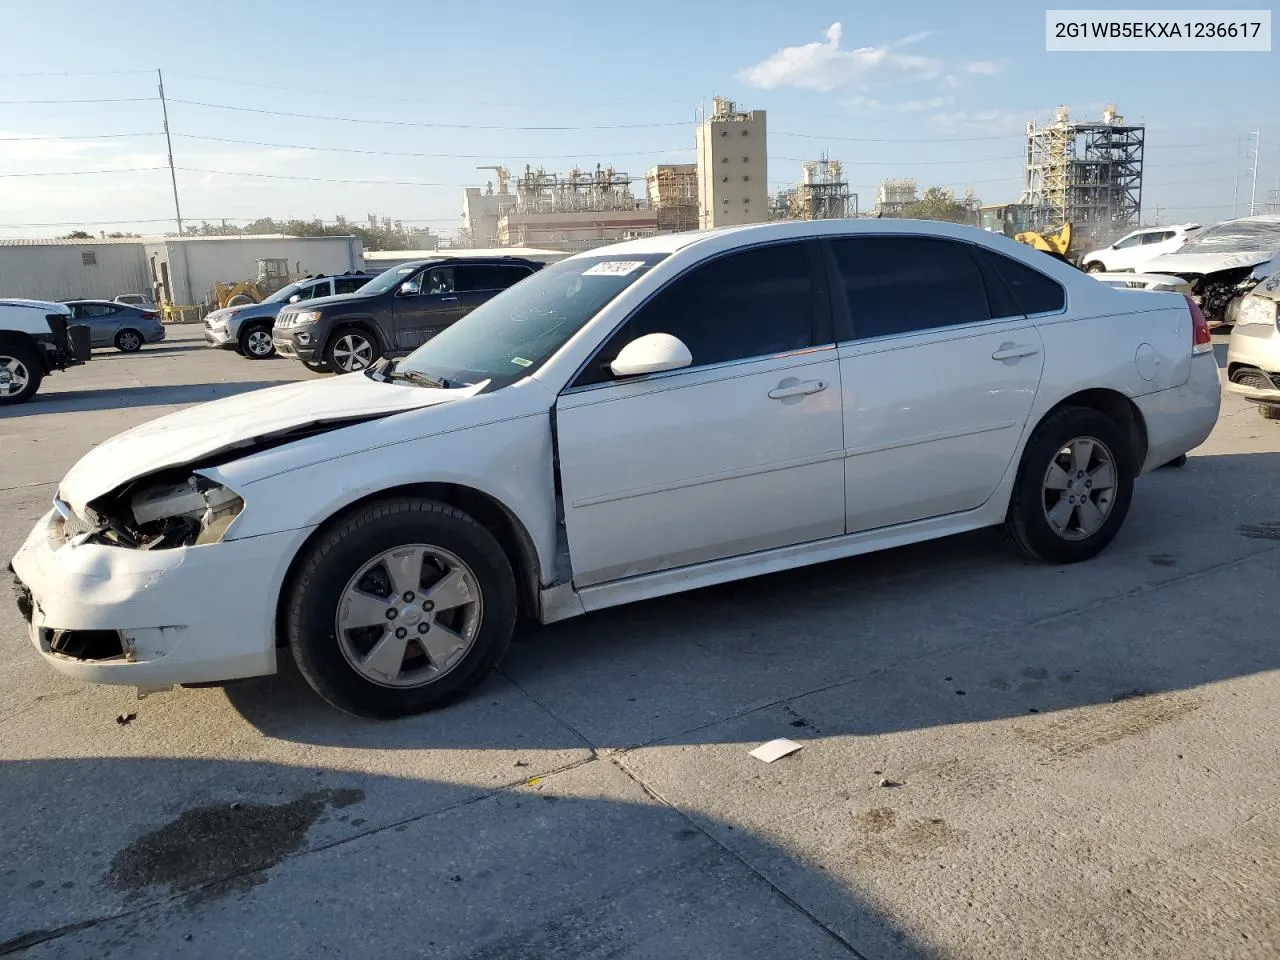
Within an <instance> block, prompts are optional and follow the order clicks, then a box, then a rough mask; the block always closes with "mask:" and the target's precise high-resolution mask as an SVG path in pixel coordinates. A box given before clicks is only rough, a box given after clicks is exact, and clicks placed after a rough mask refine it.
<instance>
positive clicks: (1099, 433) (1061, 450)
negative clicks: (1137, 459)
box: [1004, 407, 1134, 563]
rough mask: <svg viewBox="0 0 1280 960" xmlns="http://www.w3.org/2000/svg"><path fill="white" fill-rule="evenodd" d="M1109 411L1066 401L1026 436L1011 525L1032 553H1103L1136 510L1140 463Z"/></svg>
mask: <svg viewBox="0 0 1280 960" xmlns="http://www.w3.org/2000/svg"><path fill="white" fill-rule="evenodd" d="M1132 459H1133V458H1132V456H1131V455H1130V453H1129V446H1128V443H1127V441H1126V439H1125V436H1124V434H1123V433H1122V432H1121V430H1120V428H1119V427H1118V426H1117V425H1116V423H1115V421H1114V420H1112V419H1111V418H1110V417H1108V416H1107V415H1106V414H1104V413H1101V412H1099V411H1097V410H1093V409H1090V408H1088V407H1064V408H1063V409H1061V410H1059V411H1057V412H1056V413H1054V414H1052V415H1051V416H1049V417H1048V418H1046V419H1045V421H1044V422H1043V423H1041V424H1040V426H1038V427H1037V428H1036V430H1035V432H1034V433H1033V434H1032V435H1031V439H1030V440H1028V441H1027V446H1026V449H1025V450H1024V451H1023V454H1022V462H1021V463H1020V464H1019V466H1018V475H1017V478H1016V480H1015V481H1014V486H1013V495H1012V496H1011V497H1010V500H1009V509H1008V512H1007V514H1006V517H1005V522H1004V531H1005V533H1006V535H1007V536H1008V537H1009V539H1010V540H1012V542H1013V543H1014V545H1015V546H1017V547H1018V549H1019V550H1021V551H1022V552H1023V553H1025V554H1026V555H1027V556H1029V557H1032V558H1033V559H1036V560H1042V561H1045V562H1047V563H1076V562H1079V561H1081V560H1088V559H1090V558H1091V557H1094V556H1096V555H1097V554H1099V553H1100V552H1101V551H1102V550H1103V549H1104V548H1105V547H1106V546H1107V544H1109V543H1110V542H1111V541H1112V540H1113V539H1114V538H1115V535H1116V533H1117V532H1119V530H1120V526H1121V524H1123V523H1124V518H1125V515H1126V514H1127V513H1128V512H1129V502H1130V500H1131V499H1132V497H1133V478H1134V465H1133V464H1132V462H1131V461H1132Z"/></svg>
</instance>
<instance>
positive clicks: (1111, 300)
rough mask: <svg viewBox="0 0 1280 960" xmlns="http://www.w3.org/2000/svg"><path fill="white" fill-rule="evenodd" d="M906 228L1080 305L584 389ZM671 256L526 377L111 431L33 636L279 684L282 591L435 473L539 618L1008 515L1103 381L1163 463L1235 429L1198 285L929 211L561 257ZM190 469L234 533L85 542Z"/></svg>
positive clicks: (176, 671) (85, 482)
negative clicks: (674, 285)
mask: <svg viewBox="0 0 1280 960" xmlns="http://www.w3.org/2000/svg"><path fill="white" fill-rule="evenodd" d="M884 234H890V235H899V236H926V237H941V238H948V239H953V240H957V241H960V242H964V243H969V244H974V245H977V246H982V247H986V248H987V249H989V250H993V251H996V252H998V253H999V254H1000V255H1002V256H1004V257H1007V258H1010V259H1013V260H1017V261H1020V262H1021V263H1022V264H1023V265H1025V266H1028V267H1031V268H1033V269H1034V270H1037V271H1039V272H1040V273H1042V274H1044V275H1046V276H1048V277H1050V278H1052V279H1054V280H1056V281H1057V283H1059V284H1060V285H1061V286H1062V287H1063V288H1064V289H1065V291H1066V299H1065V304H1066V305H1065V309H1062V310H1060V311H1056V312H1053V313H1048V314H1042V315H1033V316H1025V315H1023V316H1015V317H1005V318H1002V319H998V320H987V321H985V322H978V323H971V324H964V325H957V326H947V327H939V328H935V329H928V330H922V331H918V332H914V333H909V334H905V335H892V336H882V337H875V338H870V339H862V340H849V341H847V342H840V343H836V342H832V343H830V344H824V345H820V346H815V347H813V348H808V349H801V350H792V351H787V352H783V353H778V354H774V355H770V356H762V357H758V358H752V359H747V360H741V361H734V362H731V363H722V364H713V365H709V366H702V367H693V368H688V369H680V370H667V371H666V372H661V373H656V374H653V375H652V376H639V377H636V378H633V379H628V380H624V381H617V382H607V383H603V384H594V385H586V386H575V387H572V388H567V387H566V385H567V384H569V383H570V382H571V381H572V380H573V379H574V378H575V376H576V375H577V373H578V371H580V370H582V369H584V368H585V365H586V364H587V362H588V361H589V360H591V358H592V357H593V354H594V352H595V351H596V349H597V348H598V347H599V345H601V344H602V343H604V342H605V341H606V339H607V338H608V337H609V336H610V335H611V334H612V333H613V332H614V331H615V329H617V328H618V327H619V326H620V324H621V323H622V322H623V321H624V320H626V319H627V318H628V316H629V315H631V314H632V313H633V311H635V310H636V309H637V308H638V307H639V306H640V305H642V304H643V303H644V302H645V301H646V300H647V299H649V298H650V297H651V296H652V295H653V294H654V293H655V292H656V291H658V290H659V289H660V288H663V287H664V286H665V285H667V284H669V283H670V282H672V281H673V280H674V279H675V278H677V277H679V276H680V275H681V274H683V273H685V272H686V271H688V270H689V269H690V268H692V267H694V266H696V265H698V264H702V263H704V262H706V261H707V260H708V259H709V258H713V257H716V256H718V255H721V254H726V253H729V252H733V251H739V250H742V249H744V248H747V247H750V246H753V245H758V244H763V243H768V242H776V241H782V240H796V239H804V238H844V237H857V236H872V235H884ZM658 254H662V255H664V258H663V259H661V260H659V261H658V262H657V263H656V264H655V265H653V266H652V268H651V269H649V270H648V272H646V273H644V274H643V275H641V276H640V277H639V279H637V280H635V281H634V282H633V283H632V284H631V285H630V286H627V287H626V288H625V289H623V290H622V291H621V293H619V294H618V295H617V296H616V297H614V299H612V300H611V301H609V302H608V303H607V304H606V305H605V306H604V307H603V308H602V309H600V310H599V311H598V312H596V313H595V314H594V315H593V316H592V317H591V318H590V319H589V320H587V322H586V323H585V325H584V326H582V328H581V329H579V330H578V331H577V332H576V333H575V334H574V335H572V336H571V337H570V338H569V339H568V341H567V342H565V343H563V345H562V346H560V347H559V348H558V349H557V350H556V351H555V352H554V353H553V354H551V355H550V357H549V358H548V359H547V360H546V362H545V363H542V364H541V366H538V367H536V368H535V369H534V370H533V371H532V372H531V373H530V374H528V375H527V376H524V378H523V379H519V380H516V382H514V383H513V384H511V385H509V386H504V387H502V388H501V389H496V390H491V391H488V392H486V391H485V389H484V387H485V384H483V383H481V384H477V385H475V386H469V387H465V388H460V389H434V388H430V387H423V386H418V385H409V384H402V383H388V382H379V381H378V380H376V379H373V378H370V377H368V376H365V375H363V374H348V375H343V376H339V377H335V378H332V379H327V380H319V381H308V382H302V383H295V384H289V385H284V386H279V387H272V388H268V389H264V390H260V391H255V392H253V393H249V394H245V395H241V396H237V397H232V398H227V399H223V400H217V401H213V402H211V403H207V404H203V405H201V406H198V407H194V408H192V409H188V410H184V411H179V412H177V413H173V414H170V415H168V416H165V417H163V418H161V419H158V420H155V421H153V422H151V423H148V424H144V425H142V426H140V427H137V428H135V429H133V430H130V431H127V432H126V433H124V434H121V435H120V436H117V437H115V438H113V439H111V440H109V441H107V442H106V443H103V444H101V445H100V446H98V447H96V448H95V449H93V450H92V451H91V452H89V453H88V454H86V455H85V456H84V458H83V459H81V460H80V461H79V463H77V464H76V465H75V466H74V467H73V468H72V469H71V471H70V472H69V473H68V474H67V475H66V477H65V478H64V480H63V481H62V483H61V484H60V486H59V488H58V493H57V498H58V499H57V501H56V505H55V509H54V510H51V511H50V512H49V513H48V514H47V515H46V516H45V517H43V518H42V519H41V520H40V521H39V522H38V523H37V524H36V526H35V528H34V529H33V530H32V532H31V534H30V536H29V537H28V538H27V540H26V542H25V543H24V544H23V546H22V547H21V549H20V550H19V551H18V553H17V555H16V556H15V557H14V559H13V562H12V567H13V569H14V571H15V573H16V575H17V577H18V578H19V579H20V580H21V581H22V583H24V584H25V585H26V586H27V587H28V588H29V589H30V591H31V594H32V596H33V597H34V610H33V611H32V631H31V632H32V640H33V643H34V644H35V646H36V648H37V649H38V650H39V651H40V653H41V655H42V656H43V657H44V658H45V659H46V660H47V661H48V662H49V663H50V664H51V665H52V666H53V667H55V668H56V669H58V670H61V671H63V672H64V673H67V674H69V675H71V676H75V677H79V678H81V679H84V680H89V681H97V682H105V683H121V684H130V685H134V686H138V687H140V688H144V689H151V688H162V687H166V686H168V685H171V684H174V683H197V682H210V681H220V680H227V679H231V678H236V677H246V676H254V675H260V674H269V673H272V672H274V671H275V669H276V647H277V637H276V624H277V613H278V609H279V607H278V599H279V597H280V595H281V592H282V590H283V589H285V586H286V581H287V577H288V575H289V572H290V569H291V565H292V564H293V563H294V561H295V558H296V557H298V555H299V551H300V550H302V549H303V547H304V545H305V544H307V543H308V540H309V538H311V537H312V535H313V534H314V533H315V532H316V531H317V529H318V528H319V527H320V525H321V524H324V523H325V522H326V521H328V520H330V518H333V517H334V516H335V515H337V514H340V513H341V512H342V511H344V509H346V508H348V507H350V506H351V505H353V504H357V503H362V502H365V501H367V500H368V498H370V497H376V496H378V495H380V494H384V493H386V492H389V491H405V490H412V489H414V487H415V485H420V484H424V483H432V484H448V485H452V486H451V487H450V489H463V490H467V491H474V492H475V494H478V495H480V496H482V497H484V498H487V499H488V500H489V501H491V502H492V503H494V504H496V505H497V506H498V508H499V509H500V510H501V511H502V513H503V514H504V515H505V516H506V517H508V518H509V519H510V521H511V522H512V524H513V525H514V529H515V531H516V532H517V534H518V536H517V537H516V540H517V541H518V543H517V546H516V548H515V554H516V555H515V556H514V557H513V564H512V565H513V567H515V568H516V569H517V576H518V578H519V579H520V581H521V583H522V584H523V585H524V587H525V588H526V589H527V591H528V593H527V597H528V608H529V612H530V613H531V614H532V615H533V616H535V617H536V618H538V619H540V620H541V621H542V622H546V623H549V622H553V621H557V620H560V619H563V618H566V617H570V616H573V615H576V614H581V613H584V612H587V611H593V610H600V609H603V608H606V607H610V606H614V605H616V604H622V603H627V602H631V601H636V600H642V599H645V598H649V597H656V596H661V595H664V594H670V593H675V592H679V591H684V590H689V589H693V588H697V587H702V586H707V585H710V584H715V583H720V582H723V581H728V580H733V579H737V578H741V577H748V576H754V575H758V574H764V573H769V572H773V571H779V570H785V569H788V568H791V567H797V566H801V565H804V564H810V563H817V562H821V561H826V560H832V559H836V558H840V557H848V556H852V555H855V554H861V553H867V552H870V551H875V550H880V549H884V548H888V547H895V546H900V545H903V544H908V543H913V542H916V541H921V540H927V539H931V538H935V537H941V536H946V535H950V534H955V533H960V532H963V531H968V530H974V529H977V528H981V527H987V526H991V525H994V524H999V523H1001V522H1003V520H1004V518H1005V515H1006V511H1007V509H1008V506H1009V502H1010V491H1011V489H1012V487H1013V484H1014V480H1015V475H1016V474H1017V471H1018V465H1019V460H1020V457H1021V455H1022V451H1023V448H1024V446H1025V444H1026V443H1027V440H1028V437H1029V436H1030V435H1031V433H1032V431H1033V430H1034V428H1035V427H1036V426H1037V424H1038V423H1040V422H1041V420H1042V419H1043V418H1044V417H1045V416H1046V414H1048V413H1049V412H1050V411H1052V410H1054V409H1055V408H1056V407H1058V406H1059V405H1060V404H1062V402H1063V401H1064V400H1066V399H1068V398H1072V397H1077V396H1078V395H1080V394H1081V392H1082V391H1092V393H1090V394H1089V396H1091V397H1093V398H1095V399H1097V398H1099V397H1106V398H1107V399H1108V402H1115V403H1122V404H1129V405H1131V409H1132V411H1133V413H1134V415H1135V416H1136V417H1137V418H1138V419H1139V421H1140V423H1141V425H1142V432H1143V433H1144V434H1145V438H1146V441H1145V444H1144V445H1143V446H1142V447H1141V454H1142V455H1141V456H1140V457H1139V458H1138V459H1139V460H1140V461H1141V468H1140V469H1141V471H1146V470H1149V469H1152V468H1154V467H1157V466H1160V465H1161V464H1164V463H1166V462H1168V461H1170V460H1172V459H1173V458H1175V457H1177V456H1179V455H1181V454H1183V453H1185V452H1186V451H1188V450H1191V449H1192V448H1194V447H1196V446H1198V445H1199V444H1200V443H1202V442H1203V441H1204V440H1205V439H1206V438H1207V437H1208V435H1209V432H1210V431H1211V430H1212V428H1213V425H1214V423H1215V421H1216V419H1217V415H1218V410H1219V403H1220V397H1221V388H1220V382H1219V377H1218V370H1217V365H1216V362H1215V360H1214V358H1213V355H1212V353H1211V352H1209V351H1208V345H1207V344H1206V343H1203V342H1202V343H1201V344H1200V345H1199V346H1198V347H1196V348H1195V349H1193V318H1192V315H1191V312H1190V311H1189V308H1188V303H1187V301H1186V300H1185V299H1184V298H1183V297H1180V296H1177V295H1171V294H1168V293H1148V292H1145V291H1134V290H1125V291H1121V290H1115V289H1112V288H1110V287H1107V286H1105V285H1103V284H1101V283H1095V282H1094V281H1093V279H1092V278H1090V277H1088V276H1086V275H1085V274H1083V273H1081V272H1079V271H1078V270H1076V269H1075V268H1073V267H1071V266H1069V265H1068V264H1065V263H1061V262H1058V261H1056V260H1054V259H1052V258H1050V257H1046V256H1044V255H1042V254H1041V253H1039V252H1037V251H1035V250H1033V249H1031V248H1028V247H1026V246H1025V245H1022V244H1019V243H1016V242H1014V241H1013V240H1010V239H1007V238H1005V237H1003V236H999V235H995V234H988V233H983V232H981V231H978V230H975V229H972V228H967V227H960V226H955V225H952V224H942V223H933V222H926V221H911V220H894V221H874V220H857V221H849V220H828V221H812V222H789V223H775V224H768V225H758V226H751V227H740V228H728V229H722V230H715V231H705V232H691V233H682V234H669V235H661V236H656V237H651V238H647V239H642V240H635V241H629V242H626V243H620V244H616V245H612V246H610V247H607V248H604V249H601V250H595V251H589V252H587V253H583V254H579V255H576V256H575V257H573V258H570V260H568V261H564V262H565V263H571V262H572V261H575V260H591V259H592V258H594V257H599V256H602V255H608V256H609V257H612V258H617V257H619V256H621V257H624V258H625V257H626V256H636V257H642V256H647V255H658ZM553 269H555V268H548V270H553ZM532 282H533V281H530V283H532ZM518 289H519V285H518V286H517V287H515V288H513V289H512V291H508V292H506V293H504V294H501V295H499V297H498V298H495V300H494V301H493V304H494V305H495V308H496V307H497V306H499V305H501V303H502V302H503V298H504V297H510V296H512V295H513V293H514V291H516V290H518ZM815 296H816V294H815ZM465 322H466V321H465V320H464V321H460V322H459V323H460V324H462V323H465ZM660 336H664V335H660ZM1206 337H1207V333H1206ZM429 346H430V344H428V347H429ZM422 349H424V350H425V349H427V348H426V347H424V348H422ZM921 371H927V375H923V376H922V375H921ZM1126 409H1129V408H1126ZM361 417H374V418H375V419H368V420H366V421H365V422H355V423H353V424H351V425H348V426H341V427H337V428H335V429H330V430H328V431H327V432H323V433H322V434H320V435H315V436H309V437H305V438H303V439H297V440H293V441H291V442H285V443H281V444H278V445H274V446H271V447H269V448H267V449H258V448H257V441H256V440H255V438H261V437H264V436H268V435H270V434H275V433H279V432H281V431H287V430H290V429H296V428H299V427H305V426H307V425H309V424H320V423H323V422H326V421H341V420H355V419H359V418H361ZM237 446H240V447H243V448H244V450H245V452H244V454H243V455H239V456H237V455H236V454H235V452H234V451H235V448H236V447H237ZM944 461H945V462H946V463H947V464H948V468H947V469H945V470H940V469H937V466H938V464H939V463H941V462H944ZM192 464H195V465H196V467H195V469H194V473H195V474H196V475H197V476H200V477H204V478H207V479H209V480H212V481H214V482H216V483H217V484H221V485H223V486H225V487H226V488H228V489H229V490H232V491H234V492H236V493H237V494H239V495H240V496H241V497H242V498H243V503H244V508H243V511H242V512H241V513H240V514H239V516H238V517H237V518H236V519H235V520H234V522H233V523H232V524H231V526H230V529H229V530H228V531H227V532H226V534H225V535H224V536H223V539H222V540H221V542H217V543H210V544H204V545H198V546H188V547H178V548H174V549H157V550H139V549H127V548H123V547H119V546H107V545H103V544H100V543H91V542H86V537H87V534H86V533H85V532H83V531H84V530H86V529H87V527H88V526H89V524H88V523H87V522H86V520H85V518H86V516H87V514H88V511H87V510H86V507H87V505H88V504H90V503H92V502H94V501H95V500H97V499H98V498H101V497H103V496H104V495H107V494H110V493H111V492H112V491H113V490H115V489H117V488H119V487H120V486H121V484H124V483H126V482H128V481H130V480H132V479H134V478H138V477H145V476H147V475H150V474H153V473H155V472H156V471H159V470H163V469H165V468H170V467H187V466H190V465H192ZM201 464H208V465H204V466H202V465H201ZM64 518H67V519H64ZM50 630H81V631H88V630H109V631H119V632H120V633H121V634H122V636H123V638H124V645H125V656H123V657H120V658H115V659H111V660H101V661H90V660H83V659H75V658H72V657H68V656H64V655H60V654H57V653H54V652H52V651H51V650H50V647H49V642H48V639H47V636H48V631H50Z"/></svg>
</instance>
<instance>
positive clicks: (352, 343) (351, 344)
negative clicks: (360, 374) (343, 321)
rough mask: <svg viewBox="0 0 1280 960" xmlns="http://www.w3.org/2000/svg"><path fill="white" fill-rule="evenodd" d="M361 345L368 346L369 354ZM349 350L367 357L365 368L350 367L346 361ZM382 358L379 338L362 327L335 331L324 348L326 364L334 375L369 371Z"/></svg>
mask: <svg viewBox="0 0 1280 960" xmlns="http://www.w3.org/2000/svg"><path fill="white" fill-rule="evenodd" d="M360 343H363V344H366V345H367V352H366V350H365V349H364V348H362V347H360V346H358V344H360ZM349 350H354V351H357V352H358V353H359V354H360V355H361V356H367V357H368V362H367V363H365V364H364V365H363V366H350V365H349V363H348V361H347V359H346V356H347V353H348V351H349ZM380 356H382V348H381V347H380V346H379V345H378V338H377V337H375V336H374V335H373V334H371V333H369V332H368V331H366V330H362V329H361V328H360V327H344V328H342V329H341V330H335V331H334V332H333V334H332V335H331V336H330V337H329V343H328V345H327V346H326V347H325V348H324V360H325V363H326V365H328V367H329V369H330V370H332V371H333V372H334V373H355V372H357V371H359V370H367V369H369V367H371V366H373V365H374V364H375V363H376V362H377V360H378V358H379V357H380Z"/></svg>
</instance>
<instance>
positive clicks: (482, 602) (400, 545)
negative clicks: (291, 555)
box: [285, 499, 516, 717]
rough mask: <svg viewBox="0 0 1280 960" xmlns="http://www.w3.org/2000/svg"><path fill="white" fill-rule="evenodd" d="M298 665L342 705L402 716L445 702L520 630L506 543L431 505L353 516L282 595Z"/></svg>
mask: <svg viewBox="0 0 1280 960" xmlns="http://www.w3.org/2000/svg"><path fill="white" fill-rule="evenodd" d="M286 604H287V606H286V611H285V619H286V630H287V633H288V638H289V647H290V649H291V650H292V651H293V656H294V659H295V661H296V662H297V664H298V669H299V671H300V672H301V673H302V675H303V676H304V677H306V679H307V682H308V683H310V684H311V686H312V688H313V689H315V691H316V692H317V693H319V694H320V696H321V697H323V698H324V699H325V700H327V701H328V702H329V703H330V704H332V705H333V706H335V707H337V708H338V709H340V710H345V711H347V712H348V713H353V714H356V715H359V716H367V717H399V716H407V715H410V714H415V713H422V712H424V711H426V710H430V709H433V708H435V707H438V706H442V705H443V704H445V703H448V702H449V701H451V700H454V699H456V698H457V697H459V696H461V695H463V694H464V693H466V692H467V691H468V690H470V689H471V688H472V687H474V686H475V685H476V684H478V683H479V682H480V681H481V680H483V679H484V678H485V677H486V676H488V675H489V673H490V672H491V671H492V670H493V668H494V667H496V666H497V664H498V661H499V660H500V659H501V658H502V655H503V653H504V652H505V651H506V649H507V646H508V644H509V643H510V641H511V632H512V629H513V627H514V625H515V614H516V587H515V577H514V575H513V573H512V571H511V565H510V563H508V561H507V557H506V554H504V553H503V552H502V548H501V547H500V546H499V545H498V542H497V541H496V540H495V539H494V538H493V535H492V534H491V533H489V531H488V530H486V529H485V528H484V527H482V526H480V524H478V523H476V521H475V520H473V519H472V518H471V517H469V516H468V515H467V514H465V513H463V512H461V511H460V510H457V509H455V508H453V507H451V506H449V505H447V504H444V503H439V502H437V501H433V500H421V499H397V500H387V501H383V502H381V503H373V504H369V505H367V506H364V507H361V508H359V509H357V510H355V511H354V512H353V513H352V514H351V515H349V516H348V517H346V518H344V519H343V520H342V521H340V522H339V523H338V524H337V525H336V526H335V527H334V528H333V529H332V530H331V531H329V533H328V534H327V535H324V536H323V537H322V538H321V539H320V540H319V541H318V542H317V543H315V544H314V545H313V546H312V547H311V548H310V549H309V550H308V552H307V553H306V555H305V556H304V557H303V560H302V564H301V566H300V568H299V572H298V574H297V576H296V578H295V580H294V582H293V586H292V588H291V589H290V592H289V594H288V595H287V597H286Z"/></svg>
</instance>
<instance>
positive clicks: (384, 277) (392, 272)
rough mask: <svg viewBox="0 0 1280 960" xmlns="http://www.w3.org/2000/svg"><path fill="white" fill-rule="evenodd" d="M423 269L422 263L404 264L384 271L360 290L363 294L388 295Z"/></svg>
mask: <svg viewBox="0 0 1280 960" xmlns="http://www.w3.org/2000/svg"><path fill="white" fill-rule="evenodd" d="M421 269H422V263H421V261H418V262H415V263H404V264H401V265H400V266H398V267H392V268H391V269H389V270H383V271H382V273H380V274H378V275H377V276H376V277H374V278H373V279H372V280H370V281H369V282H368V283H366V284H365V285H364V286H363V287H361V288H360V292H361V293H387V292H388V291H389V290H391V289H393V288H394V287H398V286H400V284H402V283H404V282H405V281H406V280H408V279H409V278H410V277H411V276H413V275H414V274H415V273H417V272H418V271H419V270H421Z"/></svg>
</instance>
